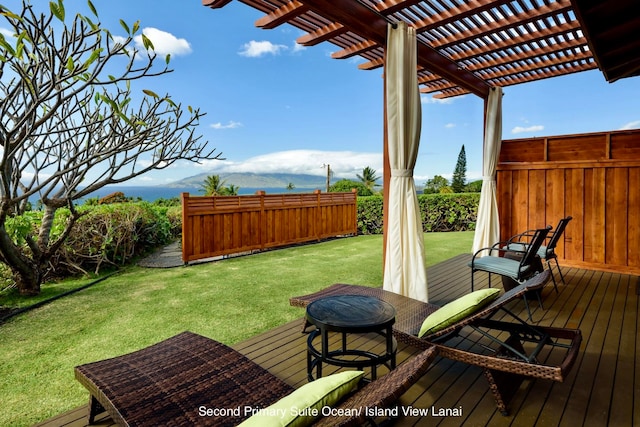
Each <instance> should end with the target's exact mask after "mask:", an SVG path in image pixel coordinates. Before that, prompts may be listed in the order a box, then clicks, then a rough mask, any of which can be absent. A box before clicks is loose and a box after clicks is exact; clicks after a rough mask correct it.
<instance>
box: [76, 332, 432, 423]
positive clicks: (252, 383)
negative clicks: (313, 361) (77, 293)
mask: <svg viewBox="0 0 640 427" xmlns="http://www.w3.org/2000/svg"><path fill="white" fill-rule="evenodd" d="M436 353H437V350H436V348H435V347H434V346H431V347H429V348H427V349H426V350H425V351H422V352H421V353H419V354H418V356H417V357H415V358H411V359H410V360H408V361H406V362H405V363H402V364H400V365H399V366H398V367H397V368H396V369H394V370H392V371H390V372H389V373H388V374H386V375H384V376H382V377H380V378H378V379H377V380H375V381H372V382H370V383H368V384H366V385H365V386H363V387H362V388H359V387H360V385H361V381H360V380H361V377H362V375H363V373H362V372H359V371H343V372H340V373H338V374H333V375H329V376H326V377H323V378H321V379H319V380H316V381H313V382H311V383H308V384H305V385H303V386H302V387H300V388H298V389H294V388H293V387H292V386H290V385H288V384H287V383H285V382H284V381H282V380H281V379H279V378H278V377H276V376H275V375H273V374H271V373H270V372H268V371H267V370H266V369H264V368H262V367H261V366H259V365H258V364H256V363H254V362H253V361H251V360H249V359H248V358H247V357H246V356H244V355H242V354H241V353H239V352H238V351H236V350H233V349H232V348H230V347H228V346H226V345H224V344H221V343H219V342H217V341H214V340H212V339H209V338H206V337H204V336H201V335H198V334H194V333H192V332H183V333H181V334H178V335H176V336H174V337H172V338H169V339H167V340H165V341H162V342H159V343H157V344H154V345H152V346H150V347H147V348H144V349H142V350H139V351H136V352H133V353H129V354H126V355H123V356H119V357H115V358H112V359H106V360H102V361H99V362H93V363H88V364H85V365H81V366H77V367H76V368H75V377H76V379H77V380H78V381H79V382H80V383H81V384H82V385H83V386H84V387H86V388H87V389H88V390H89V393H90V405H89V408H90V410H89V424H93V422H94V419H95V416H96V415H97V414H99V413H101V412H104V411H105V410H106V412H107V413H108V414H109V416H110V417H111V418H112V420H113V421H114V422H115V423H117V424H118V425H120V426H153V427H155V426H237V425H239V424H241V423H242V425H243V426H245V425H247V426H260V427H264V426H269V425H273V424H272V423H273V422H276V421H277V422H278V423H280V422H282V421H283V420H284V419H288V421H289V422H290V423H298V422H303V424H296V425H311V424H312V423H313V425H315V426H353V425H361V424H363V422H365V419H366V416H367V414H366V413H365V411H357V409H358V408H365V407H369V408H374V407H377V408H386V407H389V406H391V405H393V404H394V403H395V402H396V401H397V400H398V399H399V397H400V396H401V395H402V394H403V393H404V392H405V391H406V390H408V389H409V388H410V387H411V385H413V383H415V382H416V381H417V380H418V379H419V378H420V377H422V376H423V375H424V374H425V373H426V371H427V370H428V368H429V366H430V365H431V362H432V361H433V359H434V358H435V356H436ZM324 406H329V407H332V408H334V409H336V411H331V413H332V415H333V414H340V416H337V415H336V416H326V417H322V410H321V409H320V408H323V407H324ZM294 408H295V410H294ZM313 409H316V410H317V412H318V413H319V414H318V415H315V414H314V412H315V411H314V410H313ZM281 416H282V417H285V418H281ZM318 416H320V418H318ZM300 417H302V418H304V419H302V420H301V419H300ZM245 423H246V424H245ZM277 425H281V424H277ZM283 425H284V424H283ZM287 425H290V424H287Z"/></svg>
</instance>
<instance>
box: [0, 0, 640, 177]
mask: <svg viewBox="0 0 640 427" xmlns="http://www.w3.org/2000/svg"><path fill="white" fill-rule="evenodd" d="M93 1H94V4H95V6H96V7H97V9H98V12H99V14H100V21H101V23H102V24H103V25H104V26H105V27H106V28H109V29H110V30H111V31H112V33H114V34H116V35H117V34H119V33H122V35H123V36H124V31H123V30H121V27H120V25H119V23H118V20H119V19H120V18H122V19H123V20H125V21H126V22H128V23H132V22H134V21H136V20H140V24H141V28H143V31H144V32H145V34H146V35H147V36H148V37H149V38H151V40H152V41H153V43H154V46H155V48H156V50H157V51H158V53H162V54H163V56H164V54H165V53H171V54H172V61H171V66H172V68H173V69H174V72H173V73H171V74H170V75H167V76H163V77H160V78H156V79H150V80H147V81H146V82H145V83H144V85H145V87H146V88H149V89H152V90H155V91H156V92H158V93H163V94H164V93H169V94H171V96H172V98H173V99H174V100H175V101H180V102H182V103H183V104H184V105H192V106H194V107H199V108H200V109H201V110H202V111H204V112H206V113H207V115H206V116H205V117H204V118H203V120H202V121H201V124H200V128H199V130H198V132H199V133H201V134H202V135H203V139H204V140H207V141H208V143H209V144H210V146H211V147H215V148H216V149H217V151H218V152H222V156H223V157H224V158H225V159H226V160H222V161H221V160H212V161H208V162H204V163H203V164H201V165H194V164H192V163H186V162H184V163H178V164H175V165H173V166H172V167H170V168H167V169H165V170H162V171H154V172H152V173H149V174H147V175H145V176H143V177H140V178H137V179H136V180H134V181H131V182H130V184H131V185H161V184H163V183H167V182H171V181H175V180H179V179H181V178H185V177H188V176H192V175H195V174H197V173H201V172H207V173H212V174H214V173H219V174H223V173H227V172H256V173H261V172H291V173H308V174H316V175H324V174H325V173H326V170H325V169H324V168H323V165H325V164H330V165H331V169H332V170H333V172H334V174H335V176H336V177H354V176H355V174H356V173H359V172H360V171H362V168H364V167H365V166H370V167H372V168H374V169H376V170H377V171H378V173H379V174H381V173H382V138H383V135H382V111H383V105H382V102H383V81H382V70H381V69H378V70H374V71H361V70H359V69H358V68H357V65H358V63H359V62H362V60H361V59H359V58H355V59H351V60H340V61H339V60H335V59H331V58H330V55H331V53H332V52H333V51H335V50H338V48H337V47H335V46H334V45H331V44H329V43H323V44H321V45H318V46H314V47H309V48H304V47H301V46H299V45H297V44H296V43H295V40H296V39H297V38H298V37H300V36H301V35H303V33H302V32H301V31H299V30H298V29H296V28H294V27H291V26H289V25H283V26H281V27H278V28H276V29H273V30H261V29H259V28H256V27H255V26H254V22H255V21H256V20H257V19H259V18H260V17H261V16H262V15H263V14H262V13H260V12H258V11H256V10H254V9H253V8H250V7H248V6H245V5H244V4H241V3H239V2H235V1H234V2H231V3H230V4H229V5H227V6H226V7H225V8H223V9H218V10H213V9H209V8H206V7H204V6H202V3H201V1H200V0H180V1H176V0H153V1H152V0H129V1H122V0H110V1H108V2H105V1H100V0H93ZM33 3H35V4H41V5H42V6H45V5H47V4H48V2H44V1H40V0H37V1H35V0H34V1H33ZM3 4H4V5H5V6H6V7H8V8H10V9H14V10H15V9H17V8H18V6H19V4H20V2H18V1H16V0H10V1H7V0H5V1H4V2H3ZM65 5H66V9H67V14H68V15H70V14H71V13H72V12H75V11H78V10H80V11H83V12H84V13H86V11H87V9H86V1H84V0H66V1H65ZM1 30H3V29H2V28H0V31H1ZM504 93H505V96H504V98H503V139H514V138H525V137H531V136H547V135H558V134H571V133H582V132H596V131H608V130H620V129H630V128H640V78H631V79H625V80H621V81H618V82H616V83H613V84H609V83H607V82H606V81H605V80H604V77H603V76H602V74H601V73H600V72H599V71H597V70H595V71H589V72H584V73H578V74H572V75H569V76H564V77H558V78H553V79H547V80H542V81H539V82H533V83H526V84H522V85H517V86H509V87H506V88H504ZM422 108H423V110H422V113H423V122H422V139H421V146H420V152H419V157H418V161H417V165H416V170H415V179H416V184H418V185H421V184H423V183H424V182H425V181H426V180H427V179H428V178H431V177H433V176H434V175H443V176H445V177H447V178H450V177H451V174H452V172H453V169H454V167H455V164H456V160H457V157H458V153H459V151H460V148H461V146H462V145H463V144H464V145H465V150H466V154H467V178H468V179H469V180H473V179H478V178H480V177H481V168H482V133H483V131H482V120H483V103H482V101H481V100H480V99H479V98H477V97H475V96H473V95H467V96H462V97H456V98H451V99H448V100H444V101H436V100H434V99H433V98H431V96H430V95H423V102H422Z"/></svg>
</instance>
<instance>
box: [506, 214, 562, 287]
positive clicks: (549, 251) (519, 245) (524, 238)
mask: <svg viewBox="0 0 640 427" xmlns="http://www.w3.org/2000/svg"><path fill="white" fill-rule="evenodd" d="M572 219H573V217H571V216H567V217H565V218H562V219H561V220H560V221H559V222H558V226H557V227H556V229H555V230H553V231H550V232H549V233H548V234H547V239H549V242H548V243H547V244H546V245H540V248H539V249H538V252H537V254H538V256H539V257H540V259H543V260H545V261H546V262H547V266H548V267H549V270H550V271H551V279H552V280H553V287H554V289H555V290H556V292H558V285H557V283H556V278H555V276H554V275H553V269H552V268H551V260H552V259H555V260H556V266H557V268H558V272H559V273H560V279H562V283H563V284H565V281H564V276H563V275H562V270H561V269H560V263H558V255H557V254H556V246H557V245H558V242H559V241H560V238H561V237H562V234H563V233H564V229H565V228H566V227H567V224H569V221H571V220H572ZM535 231H536V230H527V231H525V232H523V233H520V234H516V235H515V236H511V237H510V238H509V240H508V241H507V245H506V249H507V250H519V251H524V250H526V249H527V246H528V245H529V244H531V239H532V238H533V236H534V233H535Z"/></svg>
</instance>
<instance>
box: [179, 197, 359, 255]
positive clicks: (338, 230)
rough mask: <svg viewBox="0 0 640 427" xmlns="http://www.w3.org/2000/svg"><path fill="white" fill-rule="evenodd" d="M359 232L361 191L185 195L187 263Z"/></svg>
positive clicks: (183, 233)
mask: <svg viewBox="0 0 640 427" xmlns="http://www.w3.org/2000/svg"><path fill="white" fill-rule="evenodd" d="M353 234H357V195H356V193H355V192H352V193H320V192H318V193H314V194H287V195H265V194H261V195H257V196H222V197H190V196H189V195H188V194H183V196H182V257H183V261H185V262H189V261H194V260H197V259H202V258H210V257H215V256H220V255H229V254H234V253H241V252H248V251H253V250H261V249H266V248H272V247H279V246H286V245H290V244H294V243H301V242H308V241H314V240H320V239H324V238H327V237H333V236H341V235H353Z"/></svg>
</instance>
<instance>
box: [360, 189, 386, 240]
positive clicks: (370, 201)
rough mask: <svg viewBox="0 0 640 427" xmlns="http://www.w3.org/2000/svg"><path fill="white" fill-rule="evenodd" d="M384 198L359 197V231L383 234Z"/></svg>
mask: <svg viewBox="0 0 640 427" xmlns="http://www.w3.org/2000/svg"><path fill="white" fill-rule="evenodd" d="M382 200H383V199H382V197H381V196H369V197H358V231H359V232H360V233H361V234H382V231H383V230H382Z"/></svg>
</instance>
